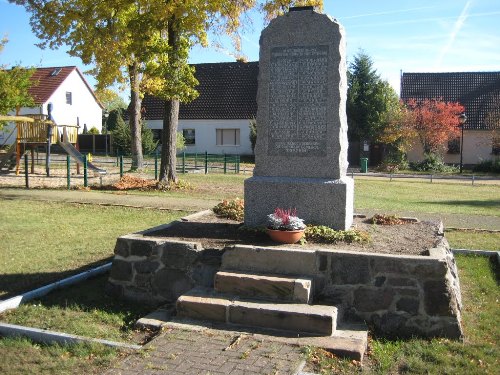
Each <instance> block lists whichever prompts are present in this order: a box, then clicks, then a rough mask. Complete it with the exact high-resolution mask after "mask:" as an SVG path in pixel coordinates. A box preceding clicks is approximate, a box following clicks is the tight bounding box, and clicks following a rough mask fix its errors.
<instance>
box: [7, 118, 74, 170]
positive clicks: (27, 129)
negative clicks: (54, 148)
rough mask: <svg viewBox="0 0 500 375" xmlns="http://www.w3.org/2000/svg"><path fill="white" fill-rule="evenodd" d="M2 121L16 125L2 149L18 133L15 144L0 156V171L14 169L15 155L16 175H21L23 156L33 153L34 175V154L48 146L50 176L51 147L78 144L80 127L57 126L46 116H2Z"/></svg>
mask: <svg viewBox="0 0 500 375" xmlns="http://www.w3.org/2000/svg"><path fill="white" fill-rule="evenodd" d="M0 121H2V122H7V123H11V124H14V126H13V128H12V131H11V132H10V134H9V135H8V136H7V138H6V139H5V142H4V144H3V145H2V144H0V148H4V147H5V146H6V143H7V141H9V139H10V138H11V137H12V135H13V134H14V132H16V131H17V133H16V139H15V141H14V143H12V144H11V145H10V146H8V147H7V148H5V150H6V152H5V153H3V154H0V170H1V169H2V168H5V167H7V169H11V168H13V165H14V163H13V157H14V155H15V167H16V174H19V169H20V162H21V158H22V157H23V155H25V154H26V153H27V152H28V151H31V173H34V165H35V163H34V154H35V148H36V147H38V146H46V150H47V152H46V171H47V176H49V174H50V146H51V145H52V144H63V143H64V144H71V145H75V146H76V144H77V140H78V128H79V126H78V125H56V124H55V123H54V122H53V121H51V120H48V119H47V116H46V115H26V116H0Z"/></svg>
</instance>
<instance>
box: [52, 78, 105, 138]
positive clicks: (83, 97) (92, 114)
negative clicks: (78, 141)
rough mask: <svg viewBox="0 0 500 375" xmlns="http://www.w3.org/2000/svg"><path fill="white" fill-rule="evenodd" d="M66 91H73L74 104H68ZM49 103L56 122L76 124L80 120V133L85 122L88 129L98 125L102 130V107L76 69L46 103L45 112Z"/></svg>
mask: <svg viewBox="0 0 500 375" xmlns="http://www.w3.org/2000/svg"><path fill="white" fill-rule="evenodd" d="M66 92H71V96H72V104H66ZM48 103H52V107H53V109H52V117H53V119H54V121H55V122H56V124H60V125H76V124H77V122H79V124H80V131H79V133H81V132H82V131H83V126H84V125H85V124H86V125H87V129H88V130H90V129H91V128H92V127H96V128H97V129H98V130H99V132H100V131H101V130H102V109H101V107H100V106H99V104H97V102H96V100H95V98H94V96H93V95H92V93H91V92H90V91H89V89H88V87H87V85H85V83H84V82H83V80H82V78H81V76H80V75H79V74H78V72H77V71H76V70H73V71H72V72H71V73H70V75H69V76H68V77H67V78H66V79H65V80H64V82H63V83H61V85H60V86H59V87H58V88H57V90H56V91H55V92H54V93H53V94H52V96H51V97H50V98H49V100H48V101H47V102H46V103H44V113H45V114H47V104H48Z"/></svg>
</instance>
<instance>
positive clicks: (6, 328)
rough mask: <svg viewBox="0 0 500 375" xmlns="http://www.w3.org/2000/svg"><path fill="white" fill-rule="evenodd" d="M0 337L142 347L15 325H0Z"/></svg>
mask: <svg viewBox="0 0 500 375" xmlns="http://www.w3.org/2000/svg"><path fill="white" fill-rule="evenodd" d="M0 335H2V336H13V337H18V336H26V337H29V338H30V339H31V340H33V341H35V342H39V343H46V344H51V343H57V344H78V343H84V342H88V343H98V344H103V345H106V346H111V347H114V348H118V349H132V350H140V349H142V346H140V345H134V344H127V343H123V342H116V341H110V340H102V339H94V338H90V337H85V336H78V335H72V334H69V333H63V332H56V331H49V330H45V329H39V328H31V327H24V326H19V325H15V324H7V323H0Z"/></svg>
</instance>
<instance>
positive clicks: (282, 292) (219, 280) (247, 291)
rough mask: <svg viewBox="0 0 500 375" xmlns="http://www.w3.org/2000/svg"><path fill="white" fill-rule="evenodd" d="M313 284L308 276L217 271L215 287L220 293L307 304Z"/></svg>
mask: <svg viewBox="0 0 500 375" xmlns="http://www.w3.org/2000/svg"><path fill="white" fill-rule="evenodd" d="M311 285H312V280H311V279H308V278H294V277H278V276H271V275H258V274H250V273H241V272H226V271H219V272H217V274H216V275H215V280H214V289H215V291H216V292H219V293H226V294H234V295H237V296H241V297H250V298H255V297H258V298H262V299H270V300H280V301H292V302H297V303H305V304H308V303H309V302H310V299H311Z"/></svg>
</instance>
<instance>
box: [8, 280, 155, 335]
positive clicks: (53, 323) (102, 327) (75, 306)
mask: <svg viewBox="0 0 500 375" xmlns="http://www.w3.org/2000/svg"><path fill="white" fill-rule="evenodd" d="M108 277H109V275H108V274H105V275H102V276H99V277H96V278H94V279H91V280H86V281H84V282H82V283H79V284H77V285H74V286H70V287H67V288H64V289H60V290H57V291H54V292H52V293H50V294H48V295H47V296H45V297H43V298H41V299H36V300H32V301H29V302H28V303H26V304H23V305H21V306H19V307H18V308H17V309H15V310H10V311H7V312H5V313H3V314H1V315H0V319H1V320H2V321H3V322H5V323H10V324H17V325H23V326H28V327H35V328H40V329H48V330H53V331H58V332H65V333H71V334H74V335H81V336H86V337H93V338H99V339H106V340H112V341H120V342H122V341H127V342H133V343H136V344H139V343H140V341H141V340H142V338H143V335H140V334H139V333H138V332H136V331H134V329H133V325H134V323H135V321H136V320H137V319H139V318H140V317H142V316H144V315H146V314H147V313H148V312H150V310H151V309H149V308H147V307H144V306H143V305H141V304H133V303H127V302H124V301H121V300H118V299H115V298H111V297H109V296H107V295H105V293H104V288H105V285H106V282H107V279H108Z"/></svg>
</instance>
